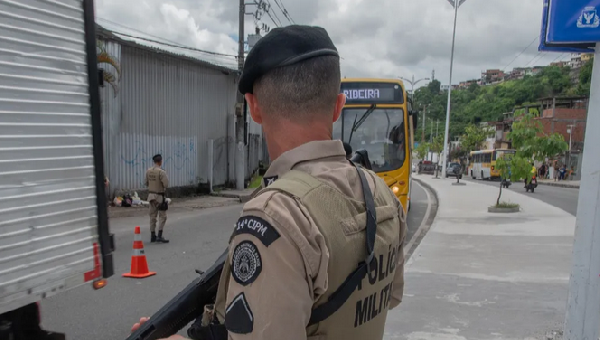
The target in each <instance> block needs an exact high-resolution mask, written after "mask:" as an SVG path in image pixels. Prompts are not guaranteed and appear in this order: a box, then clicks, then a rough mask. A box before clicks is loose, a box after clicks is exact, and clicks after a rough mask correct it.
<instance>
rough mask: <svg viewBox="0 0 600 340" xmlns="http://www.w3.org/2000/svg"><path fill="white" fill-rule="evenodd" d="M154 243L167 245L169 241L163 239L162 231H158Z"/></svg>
mask: <svg viewBox="0 0 600 340" xmlns="http://www.w3.org/2000/svg"><path fill="white" fill-rule="evenodd" d="M156 242H158V243H169V240H167V239H165V238H164V237H163V236H162V230H159V231H158V237H157V238H156Z"/></svg>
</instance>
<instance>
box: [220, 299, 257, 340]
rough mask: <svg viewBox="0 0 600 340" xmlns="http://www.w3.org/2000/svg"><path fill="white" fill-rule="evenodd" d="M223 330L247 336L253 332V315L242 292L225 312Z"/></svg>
mask: <svg viewBox="0 0 600 340" xmlns="http://www.w3.org/2000/svg"><path fill="white" fill-rule="evenodd" d="M225 328H227V330H228V331H230V332H233V333H237V334H248V333H252V331H253V330H254V315H253V314H252V310H251V309H250V306H249V305H248V301H246V296H245V295H244V293H243V292H242V293H240V294H238V295H237V296H236V297H235V298H234V299H233V301H231V303H230V304H229V306H228V307H227V309H226V310H225Z"/></svg>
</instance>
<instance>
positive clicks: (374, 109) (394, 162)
mask: <svg viewBox="0 0 600 340" xmlns="http://www.w3.org/2000/svg"><path fill="white" fill-rule="evenodd" d="M341 92H342V93H344V94H345V95H346V105H345V106H344V108H343V111H342V115H341V116H340V118H339V119H338V121H337V122H335V123H334V128H333V139H339V140H343V141H345V142H347V143H348V144H350V145H351V146H352V150H353V151H359V150H365V151H367V153H368V157H369V160H370V162H371V167H372V169H373V171H374V172H376V173H377V174H378V175H379V176H380V177H381V178H383V179H384V180H385V183H386V184H387V185H388V186H389V187H390V188H391V189H392V191H393V192H394V194H395V195H396V196H397V197H398V198H399V199H400V202H402V207H403V208H404V211H405V213H408V210H409V209H410V193H411V188H412V171H411V163H412V159H411V155H412V149H413V131H414V125H416V122H417V120H416V117H417V116H418V114H417V113H413V111H412V103H411V101H410V99H409V97H408V95H407V93H406V90H405V88H404V84H403V82H402V81H401V80H397V79H373V78H354V79H349V78H348V79H346V78H345V79H342V86H341ZM413 118H414V119H413ZM413 124H414V125H413Z"/></svg>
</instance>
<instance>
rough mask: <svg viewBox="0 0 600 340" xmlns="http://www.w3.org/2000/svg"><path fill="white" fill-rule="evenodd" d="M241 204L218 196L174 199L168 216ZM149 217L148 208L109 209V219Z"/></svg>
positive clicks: (233, 199) (232, 199)
mask: <svg viewBox="0 0 600 340" xmlns="http://www.w3.org/2000/svg"><path fill="white" fill-rule="evenodd" d="M235 204H240V199H239V198H236V197H216V196H199V197H187V198H173V199H172V202H171V204H170V205H169V210H168V212H167V214H171V213H174V212H179V211H190V210H197V209H208V208H216V207H225V206H229V205H235ZM142 215H148V207H147V206H133V207H127V208H123V207H108V217H109V218H120V217H134V216H142Z"/></svg>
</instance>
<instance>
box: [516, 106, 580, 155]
mask: <svg viewBox="0 0 600 340" xmlns="http://www.w3.org/2000/svg"><path fill="white" fill-rule="evenodd" d="M507 138H509V139H510V140H511V142H512V145H513V148H514V149H515V150H516V151H517V155H518V156H519V157H522V158H525V159H529V160H532V159H535V160H538V161H543V160H545V159H546V157H554V156H556V155H558V154H560V153H563V152H565V151H567V150H568V148H569V145H568V144H567V143H566V142H565V140H564V138H563V136H562V135H561V134H558V133H553V134H550V135H548V134H545V133H544V129H543V127H542V123H541V122H540V121H539V120H536V119H535V118H534V115H533V114H532V113H526V114H523V115H521V116H519V117H518V119H517V121H515V122H514V123H513V125H512V131H511V132H509V133H508V134H507Z"/></svg>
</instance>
